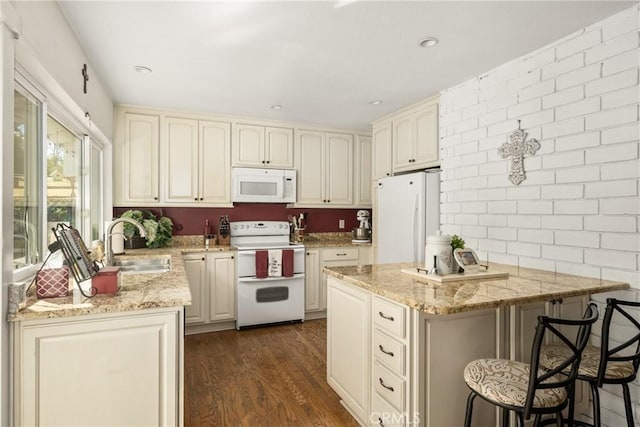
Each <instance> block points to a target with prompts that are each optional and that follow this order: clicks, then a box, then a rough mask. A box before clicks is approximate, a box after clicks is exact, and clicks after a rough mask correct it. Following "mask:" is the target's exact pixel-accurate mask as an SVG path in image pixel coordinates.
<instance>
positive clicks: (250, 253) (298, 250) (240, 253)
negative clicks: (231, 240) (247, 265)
mask: <svg viewBox="0 0 640 427" xmlns="http://www.w3.org/2000/svg"><path fill="white" fill-rule="evenodd" d="M262 250H264V251H268V250H269V249H262ZM282 250H283V251H285V250H292V251H293V252H294V253H296V252H304V251H305V248H300V249H287V248H284V249H282ZM255 254H256V251H238V255H255Z"/></svg>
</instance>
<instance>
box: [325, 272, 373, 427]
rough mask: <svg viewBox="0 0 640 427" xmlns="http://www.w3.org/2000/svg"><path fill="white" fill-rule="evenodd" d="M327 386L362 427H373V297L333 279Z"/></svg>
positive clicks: (328, 314)
mask: <svg viewBox="0 0 640 427" xmlns="http://www.w3.org/2000/svg"><path fill="white" fill-rule="evenodd" d="M327 292H328V293H327V382H328V383H329V385H330V386H331V387H332V388H333V389H334V390H335V392H336V393H337V394H338V395H339V396H340V398H341V399H342V401H343V403H344V405H345V406H346V407H347V408H348V409H349V411H350V412H351V414H352V415H353V416H354V417H356V419H357V420H358V421H359V422H360V423H361V424H362V425H368V424H369V408H370V387H371V371H370V369H371V357H370V353H371V350H370V345H371V344H370V342H371V338H370V337H371V314H370V312H371V308H370V301H371V296H370V294H369V292H367V291H364V290H362V289H359V288H356V287H354V286H349V285H345V284H344V283H343V282H341V281H339V280H337V279H335V278H334V277H330V278H329V281H328V291H327Z"/></svg>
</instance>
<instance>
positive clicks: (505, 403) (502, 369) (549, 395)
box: [464, 304, 598, 427]
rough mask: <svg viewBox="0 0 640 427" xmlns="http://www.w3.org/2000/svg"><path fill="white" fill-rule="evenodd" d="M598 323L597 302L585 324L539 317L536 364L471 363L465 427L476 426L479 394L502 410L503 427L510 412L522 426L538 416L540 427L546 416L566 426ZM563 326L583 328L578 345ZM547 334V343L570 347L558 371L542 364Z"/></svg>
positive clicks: (466, 375) (533, 360) (467, 372)
mask: <svg viewBox="0 0 640 427" xmlns="http://www.w3.org/2000/svg"><path fill="white" fill-rule="evenodd" d="M597 319H598V308H597V307H596V305H595V304H589V306H588V307H587V309H586V311H585V313H584V316H583V318H582V319H581V320H567V319H557V318H552V317H548V316H538V324H537V326H536V334H535V337H534V339H533V346H532V349H531V363H523V362H517V361H514V360H507V359H478V360H474V361H472V362H470V363H469V364H468V365H467V366H466V368H465V369H464V380H465V382H466V383H467V386H468V387H469V388H470V389H471V392H470V393H469V397H468V398H467V412H466V416H465V424H464V425H465V427H470V426H471V416H472V414H473V400H474V399H475V398H476V397H477V396H480V397H481V398H482V399H484V400H486V401H487V402H489V403H492V404H494V405H497V406H499V407H501V408H502V410H503V412H502V425H503V427H507V425H508V422H509V411H513V412H515V413H516V418H517V420H518V425H519V426H520V427H523V426H524V420H525V419H527V420H528V419H529V418H530V417H531V415H535V421H534V426H538V425H539V423H540V420H541V417H542V415H544V414H556V419H557V422H558V426H560V425H562V412H561V411H562V410H563V409H564V408H565V407H566V406H567V403H568V401H569V395H570V394H571V391H572V389H573V386H574V383H575V380H576V377H577V375H578V365H579V363H580V356H581V353H582V351H583V350H584V348H585V347H586V345H587V342H588V341H589V335H590V333H591V326H592V325H593V323H595V321H596V320H597ZM562 326H575V327H577V328H578V331H577V334H576V339H575V342H572V341H571V340H570V339H569V338H567V337H566V336H565V335H564V334H563V333H561V332H560V327H562ZM572 329H573V328H572ZM547 332H548V333H549V334H547ZM545 335H547V337H546V338H547V339H548V338H550V337H551V336H555V337H557V338H558V339H559V340H560V341H562V342H563V343H565V345H566V347H567V348H568V349H569V351H568V352H567V355H566V357H564V358H563V359H562V361H561V362H560V363H559V364H558V367H557V368H555V369H550V370H544V369H541V366H540V360H539V359H540V349H541V347H542V343H543V342H544V340H545ZM565 369H567V370H568V374H567V375H558V374H559V373H560V372H561V371H563V370H565Z"/></svg>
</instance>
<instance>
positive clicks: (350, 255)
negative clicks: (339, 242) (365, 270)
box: [305, 246, 371, 318]
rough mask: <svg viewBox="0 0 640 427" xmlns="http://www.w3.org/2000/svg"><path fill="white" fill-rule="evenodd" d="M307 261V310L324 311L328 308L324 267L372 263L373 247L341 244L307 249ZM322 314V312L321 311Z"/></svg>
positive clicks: (309, 311) (310, 311) (311, 311)
mask: <svg viewBox="0 0 640 427" xmlns="http://www.w3.org/2000/svg"><path fill="white" fill-rule="evenodd" d="M305 259H306V263H305V311H306V312H308V313H314V312H322V313H321V314H322V315H318V316H314V315H312V317H311V318H316V317H324V311H325V310H326V309H327V276H326V275H325V274H323V273H322V269H323V268H324V267H341V266H347V265H363V264H370V263H371V248H370V247H368V246H361V247H357V246H351V247H349V246H339V247H325V248H319V249H307V250H306V258H305ZM319 314H320V313H319Z"/></svg>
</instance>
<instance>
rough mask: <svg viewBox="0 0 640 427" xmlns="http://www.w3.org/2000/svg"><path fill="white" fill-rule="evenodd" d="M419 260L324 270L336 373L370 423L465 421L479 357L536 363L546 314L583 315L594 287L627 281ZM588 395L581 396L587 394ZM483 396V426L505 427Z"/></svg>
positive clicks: (346, 397) (438, 425)
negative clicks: (471, 275) (469, 369)
mask: <svg viewBox="0 0 640 427" xmlns="http://www.w3.org/2000/svg"><path fill="white" fill-rule="evenodd" d="M415 267H416V265H414V264H379V265H364V266H348V267H330V268H325V269H324V272H325V274H327V275H328V276H329V277H328V303H327V322H328V324H327V381H328V382H329V384H330V385H331V386H332V388H333V389H334V390H335V391H336V392H337V393H338V394H339V395H340V397H341V398H342V402H343V404H344V405H345V407H347V409H348V410H349V411H350V412H351V413H352V415H353V416H354V417H355V418H356V419H357V420H358V421H359V422H360V423H361V424H363V425H382V426H408V425H421V426H428V427H458V426H460V425H463V423H464V412H465V403H466V398H467V395H468V389H467V387H466V385H465V383H464V380H463V377H462V372H463V369H464V367H465V366H466V364H467V363H468V362H470V361H471V360H474V359H477V358H487V357H501V358H511V359H514V360H523V361H528V357H529V353H530V350H531V342H532V338H533V334H534V329H535V324H536V320H537V316H538V315H541V314H546V315H551V316H556V317H565V318H577V317H581V316H582V313H583V311H584V308H585V307H586V304H587V303H588V299H589V295H591V294H594V293H599V292H608V291H615V290H622V289H626V288H628V287H629V284H628V283H623V282H615V281H607V280H601V279H594V278H587V277H580V276H573V275H566V274H558V273H553V272H547V271H541V270H533V269H525V268H518V267H515V266H506V265H498V264H492V265H491V267H490V268H491V271H492V272H504V273H508V278H501V279H480V280H469V279H465V278H464V277H461V278H460V280H459V281H453V282H448V283H439V282H437V281H433V280H430V279H428V278H427V277H424V278H416V277H415V276H413V275H409V274H406V273H403V272H402V270H403V269H411V268H415ZM578 397H579V399H582V396H578ZM496 419H497V418H496V411H495V407H492V406H491V405H488V404H486V402H477V403H476V405H475V408H474V420H473V421H474V426H490V425H496V422H497V421H496Z"/></svg>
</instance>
